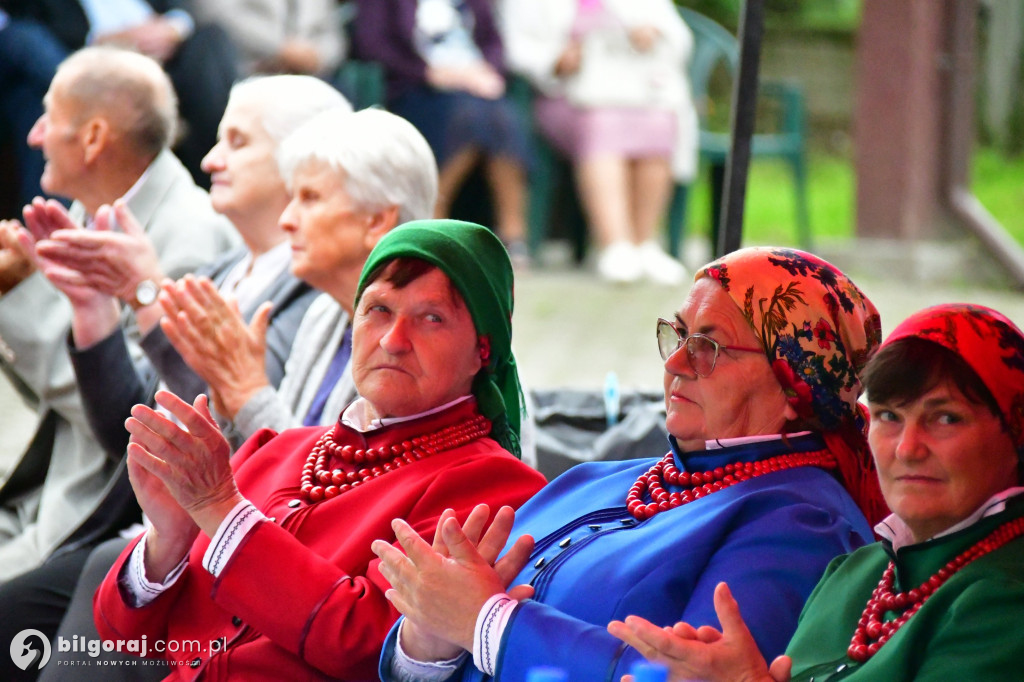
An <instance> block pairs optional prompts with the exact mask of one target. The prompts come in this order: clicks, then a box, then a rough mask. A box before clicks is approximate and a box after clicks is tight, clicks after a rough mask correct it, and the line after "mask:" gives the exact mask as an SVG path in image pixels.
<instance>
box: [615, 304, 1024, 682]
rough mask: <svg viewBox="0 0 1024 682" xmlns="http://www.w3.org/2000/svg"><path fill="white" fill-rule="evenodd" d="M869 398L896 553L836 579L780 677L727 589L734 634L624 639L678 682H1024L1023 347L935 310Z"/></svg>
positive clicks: (639, 623)
mask: <svg viewBox="0 0 1024 682" xmlns="http://www.w3.org/2000/svg"><path fill="white" fill-rule="evenodd" d="M864 384H865V387H866V389H867V393H868V402H869V405H870V408H871V429H870V435H869V440H870V443H871V449H872V452H873V453H874V458H875V462H876V464H877V469H878V477H879V481H880V483H881V489H882V493H883V495H884V496H885V500H886V502H887V503H888V504H889V507H890V508H891V509H892V512H893V513H892V514H891V515H890V516H889V517H888V518H886V519H885V520H884V521H882V522H881V523H880V524H878V525H877V526H876V527H875V531H876V532H877V533H878V534H879V535H880V536H881V537H882V541H881V542H879V543H876V544H873V545H870V546H868V547H864V548H862V549H860V550H858V551H856V552H854V553H852V554H849V555H847V556H843V557H839V558H838V559H836V560H835V561H833V562H832V564H831V565H830V566H829V567H828V570H827V571H826V572H825V576H824V578H822V580H821V582H820V583H819V584H818V587H817V588H816V589H815V591H814V593H813V594H812V595H811V597H810V599H809V601H808V602H807V604H806V606H805V607H804V611H803V614H802V615H801V617H800V624H799V627H798V628H797V631H796V634H795V635H794V637H793V639H792V641H791V642H790V644H789V647H788V648H787V650H786V653H787V655H788V657H781V658H780V659H778V660H776V661H775V662H774V663H773V664H772V666H771V668H770V669H769V667H768V666H767V664H766V663H765V660H764V659H763V658H762V657H761V655H760V653H759V652H758V650H757V648H756V645H755V644H754V642H753V640H752V639H751V638H750V634H749V632H748V631H747V629H746V625H745V624H744V622H743V619H742V618H740V615H739V610H738V606H737V603H736V601H735V600H734V599H733V598H732V596H731V594H730V593H729V590H728V588H727V587H726V586H725V585H719V587H718V590H717V591H716V595H715V605H716V608H717V609H718V615H719V617H720V619H721V622H722V626H723V631H722V632H718V631H717V630H714V629H712V628H709V627H703V628H700V629H697V630H695V629H694V628H692V627H691V626H689V625H687V624H685V623H679V624H677V625H676V626H674V628H666V629H662V628H659V627H655V626H654V625H652V624H650V623H648V622H646V621H644V620H643V619H640V618H627V619H626V622H625V623H613V624H612V625H611V626H609V629H610V630H611V631H612V632H613V633H614V634H616V635H617V636H619V637H621V638H622V639H623V640H624V641H626V642H627V643H629V644H632V645H633V646H634V647H636V648H637V649H639V650H640V651H641V652H642V653H644V654H645V655H647V656H648V657H649V658H653V659H655V660H658V661H660V662H663V663H667V664H669V666H670V668H671V670H672V673H673V675H672V679H692V678H699V679H703V680H728V681H729V682H732V681H733V680H738V679H744V680H750V681H752V682H754V681H762V682H782V681H784V680H791V679H792V680H817V681H819V682H820V681H822V680H830V681H836V680H851V681H854V682H862V681H867V680H911V679H912V680H915V681H917V682H921V681H928V680H934V681H936V682H938V681H939V680H958V679H959V680H986V682H990V681H992V680H1006V681H1009V680H1019V679H1020V665H1021V663H1020V662H1021V660H1022V659H1024V638H1022V637H1021V636H1020V632H1019V629H1018V627H1017V625H1018V622H1019V620H1020V617H1021V614H1024V541H1022V540H1021V539H1020V536H1021V535H1022V534H1024V495H1021V493H1022V492H1024V487H1021V460H1020V453H1021V448H1022V446H1024V333H1022V332H1021V331H1020V329H1018V328H1017V327H1016V326H1015V325H1014V324H1013V323H1012V322H1011V321H1010V320H1008V319H1007V318H1006V317H1004V316H1003V315H1001V314H999V313H998V312H996V311H994V310H991V309H989V308H984V307H981V306H973V305H943V306H936V307H933V308H929V309H927V310H923V311H921V312H919V313H916V314H915V315H912V316H911V317H910V318H909V319H907V320H906V321H905V322H903V324H901V325H900V326H899V327H897V328H896V329H895V330H894V331H893V333H892V334H891V335H890V336H889V338H888V339H886V342H885V343H884V344H882V347H881V349H880V350H879V351H878V353H877V354H876V355H875V357H874V358H873V359H872V360H871V362H870V363H869V364H868V367H867V369H866V370H865V372H864ZM746 607H747V603H746V602H744V608H746ZM790 666H791V670H792V671H793V672H792V676H790Z"/></svg>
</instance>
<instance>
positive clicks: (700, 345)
mask: <svg viewBox="0 0 1024 682" xmlns="http://www.w3.org/2000/svg"><path fill="white" fill-rule="evenodd" d="M682 346H686V359H687V361H689V363H690V367H692V368H693V371H694V372H696V373H697V376H699V377H708V376H710V375H711V373H712V372H713V371H715V362H716V361H717V360H718V351H720V350H740V351H744V352H747V353H764V350H763V349H761V348H743V347H741V346H725V345H722V344H721V343H718V342H717V341H715V340H714V339H713V338H711V337H710V336H707V335H705V334H690V335H689V336H683V335H682V333H680V331H679V330H678V329H676V326H675V325H674V324H672V323H671V322H669V321H668V320H663V319H661V318H660V317H659V318H658V350H659V351H661V359H662V360H668V359H669V358H670V357H672V355H674V354H675V352H676V351H677V350H679V348H680V347H682Z"/></svg>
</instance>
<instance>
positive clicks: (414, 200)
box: [278, 109, 437, 223]
mask: <svg viewBox="0 0 1024 682" xmlns="http://www.w3.org/2000/svg"><path fill="white" fill-rule="evenodd" d="M310 161H320V162H322V163H325V164H327V165H328V166H330V167H331V168H332V169H334V170H335V171H338V172H341V173H344V174H345V189H346V191H347V192H348V194H349V196H350V197H351V198H352V200H353V201H355V202H356V203H357V204H359V206H360V207H361V208H363V209H365V210H370V211H379V210H382V209H385V208H387V207H389V206H397V207H398V220H399V223H404V222H408V221H410V220H421V219H425V218H430V217H432V216H433V214H434V204H435V203H436V201H437V161H436V160H435V159H434V153H433V152H432V151H430V145H429V144H427V141H426V139H424V137H423V135H422V134H420V132H419V131H418V130H416V128H415V126H413V125H412V124H411V123H409V122H408V121H406V120H405V119H404V118H402V117H400V116H396V115H395V114H392V113H389V112H387V111H384V110H382V109H363V110H362V111H357V112H355V113H352V112H350V111H345V110H339V109H333V110H331V111H326V112H324V113H322V114H319V115H318V116H316V117H315V118H313V119H310V120H309V121H308V122H307V123H305V124H303V125H302V127H300V128H299V129H298V130H296V131H295V132H294V133H292V134H291V135H289V136H288V138H287V139H285V141H284V142H282V143H281V148H280V150H279V153H278V164H279V169H280V171H281V177H282V178H284V181H285V183H286V184H287V186H288V190H289V191H291V182H292V176H293V174H294V173H295V169H296V168H298V167H299V166H301V165H302V164H304V163H308V162H310Z"/></svg>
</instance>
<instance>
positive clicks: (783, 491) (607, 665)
mask: <svg viewBox="0 0 1024 682" xmlns="http://www.w3.org/2000/svg"><path fill="white" fill-rule="evenodd" d="M751 301H754V302H756V303H753V304H752V303H751ZM657 331H658V334H657V338H658V346H659V349H660V351H661V355H662V357H663V358H664V360H665V377H664V386H665V405H666V409H667V416H666V426H667V427H668V431H669V433H670V434H671V437H670V439H669V445H670V447H671V449H670V450H669V452H668V453H666V454H665V455H664V456H663V457H658V458H654V459H647V460H639V461H637V460H630V461H624V462H595V463H588V464H581V465H578V466H576V467H574V468H573V469H570V470H569V471H568V472H566V473H565V474H563V475H562V476H560V477H559V478H557V479H555V480H554V481H552V482H551V483H550V484H549V485H547V486H546V487H545V488H544V489H543V490H542V491H541V492H540V493H538V494H537V495H536V496H534V497H533V498H532V499H531V500H530V501H529V502H527V503H526V504H525V505H524V506H523V508H522V509H521V510H520V511H519V512H518V513H517V514H516V517H517V518H516V521H515V526H514V527H513V528H512V529H511V535H512V536H514V537H516V538H517V540H516V541H515V542H514V543H510V544H509V546H508V549H507V554H506V555H505V556H504V557H502V558H501V559H500V560H499V561H498V562H497V563H496V564H494V566H493V567H492V566H491V562H490V559H491V556H490V554H491V553H490V551H489V550H487V551H484V549H483V548H482V549H481V550H480V551H479V553H478V551H477V550H474V548H473V544H474V543H473V542H471V541H467V537H466V536H465V535H464V534H463V533H460V531H459V526H458V523H457V522H456V521H454V520H450V519H449V520H445V523H444V524H442V527H440V528H439V531H440V535H441V537H442V539H443V541H444V542H443V543H442V547H441V550H442V551H438V550H437V548H431V547H430V546H427V545H426V543H424V542H422V541H420V540H418V539H417V538H416V537H415V533H413V532H412V531H410V529H409V528H408V526H405V525H402V524H401V523H398V524H397V527H398V532H397V536H398V538H399V540H400V541H401V544H402V547H403V548H404V549H405V552H406V554H402V553H401V552H400V551H398V550H397V549H394V548H393V547H391V546H390V545H388V544H387V543H377V544H375V547H374V549H375V551H377V553H378V556H380V557H381V558H382V564H381V571H382V573H383V574H384V576H385V578H387V580H388V581H389V582H390V583H391V584H392V586H393V588H394V589H393V590H392V591H391V592H389V593H388V596H389V598H390V599H391V600H392V603H394V604H395V606H396V607H397V608H398V610H399V611H401V612H402V613H403V614H404V615H405V619H403V620H402V621H401V626H400V627H396V628H395V629H394V630H392V633H391V634H390V635H389V638H388V641H387V643H386V646H385V650H384V655H383V657H382V660H381V668H380V675H381V677H382V679H385V680H411V679H460V680H483V679H490V678H493V679H495V680H520V679H523V678H524V676H525V673H526V671H527V670H529V669H530V668H532V667H535V666H552V667H558V668H562V669H563V670H566V671H567V672H568V673H569V676H570V679H573V680H600V679H618V677H619V676H621V675H622V673H624V672H625V671H628V670H629V669H630V667H631V666H632V664H633V663H634V662H635V661H637V660H638V659H639V658H640V655H639V653H637V652H636V651H633V650H624V649H625V648H624V647H623V646H622V644H621V642H619V641H618V640H616V639H615V638H614V637H612V636H611V635H610V634H609V633H608V632H607V631H606V630H605V627H606V626H607V623H608V622H609V621H611V620H613V619H615V618H616V617H620V616H617V615H616V614H622V615H621V617H625V615H627V614H631V613H638V614H640V615H643V616H644V617H646V618H648V619H650V620H652V621H653V622H656V623H662V624H665V625H669V624H671V623H674V622H676V621H677V620H679V614H688V616H692V615H697V614H699V616H700V617H701V618H703V619H706V620H711V619H713V618H714V610H713V608H712V592H713V590H714V586H715V585H716V584H717V583H719V582H720V581H722V580H727V579H728V580H731V581H732V582H733V583H734V584H735V586H736V589H737V592H742V593H743V594H744V595H745V596H746V597H749V599H750V600H751V602H752V603H753V604H756V609H755V610H754V612H753V613H752V614H751V630H752V632H753V636H754V638H755V639H756V641H757V642H758V643H759V645H760V646H762V647H763V648H764V649H765V650H766V651H775V652H781V651H782V649H783V648H784V647H785V644H786V642H787V641H789V635H790V634H791V633H792V632H793V630H794V629H795V627H796V621H797V616H798V615H799V613H800V607H801V605H802V604H803V602H804V600H805V599H806V597H807V595H808V594H810V592H811V590H812V588H813V587H814V584H815V582H816V581H817V575H815V573H816V572H818V574H819V575H820V571H822V570H824V568H825V566H826V565H827V564H828V562H829V561H830V560H831V559H832V558H833V557H835V556H836V555H838V554H841V553H843V552H847V551H850V550H852V549H854V548H855V547H859V546H861V545H863V544H866V543H868V542H870V541H871V539H872V538H871V528H870V526H869V525H868V523H867V521H865V514H866V515H867V516H868V517H869V518H870V517H874V516H878V515H879V512H880V509H879V504H880V495H879V494H878V490H877V480H875V478H874V476H873V472H872V471H871V469H870V462H871V460H870V457H869V455H868V451H867V443H866V442H865V439H864V434H863V422H862V421H861V420H862V414H861V410H860V409H859V407H858V404H857V396H858V394H859V393H860V371H861V369H862V367H863V365H864V363H865V361H866V360H867V358H868V357H869V356H870V355H871V353H872V352H873V351H874V350H875V348H876V347H877V345H878V341H879V339H880V336H881V330H880V326H879V319H878V313H877V312H876V310H875V308H874V306H873V305H872V304H871V302H870V301H868V300H867V299H866V298H865V297H864V295H863V294H862V293H861V292H860V290H859V289H858V288H857V287H856V286H855V285H854V284H853V282H851V281H850V280H849V279H848V278H847V277H846V276H845V275H843V274H842V273H841V272H839V271H838V270H836V269H835V268H834V267H832V266H831V265H829V264H828V263H826V262H825V261H822V260H820V259H818V258H816V257H814V256H812V255H810V254H806V253H803V252H800V251H795V250H789V249H773V248H751V249H743V250H740V251H736V252H734V253H732V254H729V255H727V256H725V257H724V258H722V259H721V260H718V261H715V262H713V263H711V264H709V265H708V266H706V267H705V268H703V269H702V270H701V271H700V273H699V274H698V275H697V278H696V282H695V283H694V285H693V287H692V288H691V290H690V293H689V295H688V296H687V297H686V300H685V301H684V302H683V305H682V308H681V309H680V310H679V312H677V313H676V314H675V316H674V318H673V319H672V321H668V320H659V321H658V324H657ZM872 484H873V485H872ZM858 505H860V508H859V507H858ZM861 509H863V510H864V512H862V511H861ZM531 538H535V539H536V542H535V543H534V542H533V541H532V540H531ZM469 539H470V540H471V539H472V538H471V537H470V538H469ZM435 544H436V543H435ZM531 546H532V548H533V551H532V553H531V551H530V548H531ZM445 552H447V553H449V554H450V557H451V558H450V559H445V558H444V555H445ZM511 576H514V579H512V578H511ZM509 585H514V587H512V588H511V589H509ZM700 622H705V621H704V620H702V621H700Z"/></svg>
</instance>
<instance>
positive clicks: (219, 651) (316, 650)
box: [94, 401, 544, 680]
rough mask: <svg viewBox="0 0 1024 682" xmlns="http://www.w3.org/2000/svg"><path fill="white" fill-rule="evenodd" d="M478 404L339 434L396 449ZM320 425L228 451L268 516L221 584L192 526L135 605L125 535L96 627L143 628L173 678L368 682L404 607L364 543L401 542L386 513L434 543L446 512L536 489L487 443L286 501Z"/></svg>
mask: <svg viewBox="0 0 1024 682" xmlns="http://www.w3.org/2000/svg"><path fill="white" fill-rule="evenodd" d="M473 410H474V403H473V401H467V402H465V403H461V404H459V405H457V406H455V407H454V408H452V409H451V410H447V411H446V412H444V413H442V414H440V415H432V416H430V417H424V418H421V419H417V420H414V421H412V422H407V423H403V424H396V425H392V426H388V427H385V428H383V429H381V430H379V431H374V432H371V433H370V434H367V435H369V439H364V438H363V434H360V433H358V432H355V431H352V430H351V429H345V439H344V440H342V438H340V437H339V440H342V442H343V443H351V444H352V445H353V446H354V447H356V448H365V447H379V446H380V445H382V444H384V443H391V442H399V443H400V442H402V441H403V440H407V439H410V438H412V437H413V436H415V435H420V434H424V433H430V432H433V431H435V430H437V429H439V428H441V427H443V426H445V425H447V424H449V423H453V422H456V421H460V420H462V419H464V418H465V417H467V416H468V415H470V414H472V411H473ZM324 431H325V429H324V428H323V427H311V428H302V429H290V430H287V431H284V432H282V433H281V434H279V435H275V434H274V432H272V431H269V430H263V431H260V432H258V433H256V434H255V435H253V437H252V438H250V439H249V440H248V441H247V442H246V443H245V445H243V446H242V448H241V449H240V450H239V451H238V453H237V454H236V455H235V456H234V458H233V459H232V467H233V469H234V471H235V479H236V481H237V484H238V488H239V490H240V491H241V493H242V494H243V495H244V496H245V497H246V498H247V499H248V500H250V501H251V502H252V503H253V504H255V505H256V506H257V507H258V508H259V509H260V510H261V511H262V512H263V513H264V514H266V515H267V516H268V517H270V518H271V519H272V520H273V522H263V523H260V524H259V525H257V526H256V527H255V528H254V529H253V530H252V531H251V532H250V533H249V535H248V537H247V538H245V540H244V541H243V544H242V545H241V546H240V547H239V548H238V549H237V551H236V552H235V553H234V555H233V556H232V558H231V559H230V560H229V562H228V564H227V565H226V566H225V567H224V569H223V570H222V571H221V574H220V576H219V577H217V578H216V579H215V578H214V577H213V576H212V575H211V574H210V573H208V572H207V571H206V570H205V569H204V568H203V567H202V559H203V553H204V552H205V551H206V548H207V546H208V545H209V542H210V540H209V538H208V537H206V535H204V534H200V536H199V537H198V538H197V540H196V542H195V543H194V544H193V546H192V551H191V553H190V555H189V562H188V567H187V568H186V569H185V572H184V573H183V574H182V576H181V577H180V578H179V580H178V582H176V583H175V584H174V585H173V586H171V587H170V588H169V589H168V590H167V591H166V592H165V593H164V594H162V595H160V596H159V597H157V599H155V600H154V601H153V602H152V603H150V604H148V605H147V606H144V607H142V608H131V607H129V606H128V605H127V604H126V603H125V602H124V600H123V599H122V597H121V593H120V590H119V588H118V585H117V578H118V575H119V574H120V572H121V568H122V565H123V564H124V562H125V561H126V560H127V557H128V555H129V553H130V552H131V551H132V548H133V547H134V544H135V543H132V544H131V545H130V546H129V547H128V548H127V549H126V550H125V552H124V553H123V554H122V555H121V557H120V558H119V559H118V561H117V562H116V563H115V564H114V566H113V568H112V569H111V571H110V573H109V574H108V575H107V577H106V579H105V580H104V582H103V584H102V585H101V586H100V588H99V590H97V592H96V597H95V602H94V608H95V618H96V624H97V627H98V628H99V632H100V635H101V636H102V637H103V638H104V639H107V640H118V639H121V640H140V639H141V638H142V637H143V636H145V637H146V638H147V639H146V643H147V648H148V650H149V655H151V656H158V657H159V656H160V654H158V653H156V652H154V651H153V649H154V648H155V647H157V646H159V645H162V644H163V643H166V645H165V646H166V651H167V653H166V654H164V655H165V656H166V657H167V658H169V659H170V660H171V661H172V663H174V664H175V665H174V667H173V668H172V674H171V678H170V679H183V680H184V679H197V678H199V677H203V678H204V679H208V680H219V679H228V678H229V677H232V678H233V679H238V680H319V679H329V678H341V679H345V680H371V679H372V680H376V679H377V674H376V670H377V659H378V657H379V655H380V650H381V646H382V643H383V641H384V638H385V636H386V635H387V633H388V630H389V628H390V627H391V626H392V624H393V623H394V622H395V620H396V619H397V618H398V612H397V611H395V609H394V608H393V607H392V606H391V604H390V602H388V601H387V599H385V598H384V591H385V590H386V589H388V587H389V585H388V583H387V581H386V580H385V579H384V578H383V576H381V574H380V572H379V570H378V564H379V560H378V559H377V557H376V555H374V554H373V552H371V551H370V543H371V542H372V541H373V540H375V539H377V538H386V539H388V540H390V541H391V542H393V543H394V542H396V541H395V537H394V533H393V532H392V530H391V521H392V519H394V518H404V519H406V520H407V521H408V522H409V523H410V524H411V525H412V527H413V528H415V529H416V531H417V532H418V533H419V534H420V535H421V536H423V537H424V538H425V539H426V540H427V541H430V540H431V539H432V538H433V535H434V530H435V527H436V525H437V519H438V517H439V516H440V515H441V512H442V511H444V510H445V509H446V508H449V507H451V508H453V509H455V511H456V512H457V514H458V518H459V519H465V517H466V515H467V514H468V513H469V511H470V510H471V509H472V508H473V507H474V506H475V505H477V504H479V503H481V502H486V503H488V504H489V505H491V509H492V512H493V511H496V510H497V508H498V507H499V506H501V505H511V506H513V507H518V506H519V505H521V504H522V503H523V502H525V501H526V500H527V499H528V498H529V497H530V496H531V495H533V493H535V492H536V491H537V490H539V489H540V488H541V487H542V486H543V485H544V478H543V477H542V476H541V475H540V474H539V473H537V472H536V471H535V470H533V469H531V468H529V467H528V466H526V465H525V464H523V463H522V462H520V461H518V460H517V459H515V458H514V457H513V456H512V455H510V454H508V453H507V452H506V451H505V450H503V449H501V447H500V446H499V445H498V444H497V443H496V442H495V441H493V440H491V439H490V438H481V439H478V440H475V441H472V442H470V443H468V444H466V445H464V446H461V447H458V448H455V449H452V450H447V451H444V452H441V453H438V454H436V455H433V456H431V457H428V458H426V459H423V460H420V461H418V462H416V463H415V464H412V465H409V466H405V467H402V468H400V469H397V470H395V471H391V472H390V473H387V474H385V475H384V476H381V477H380V478H376V479H371V480H369V481H367V482H366V483H364V484H363V485H361V486H358V487H356V488H353V489H351V490H349V491H347V492H345V493H343V494H341V495H339V496H337V497H335V498H333V499H331V500H325V501H322V502H319V503H316V504H308V503H305V502H303V503H302V504H301V505H300V506H298V507H297V508H291V507H289V506H288V502H289V501H290V500H294V499H297V498H299V477H300V475H301V470H302V467H303V464H305V462H306V456H307V455H308V454H309V452H310V451H311V450H312V448H313V446H314V444H315V443H316V442H317V440H318V439H319V438H320V436H321V434H323V432H324ZM332 466H334V464H332ZM172 648H173V649H177V651H172V650H171V649H172Z"/></svg>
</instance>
